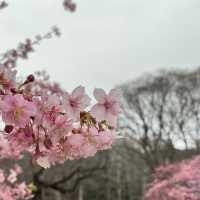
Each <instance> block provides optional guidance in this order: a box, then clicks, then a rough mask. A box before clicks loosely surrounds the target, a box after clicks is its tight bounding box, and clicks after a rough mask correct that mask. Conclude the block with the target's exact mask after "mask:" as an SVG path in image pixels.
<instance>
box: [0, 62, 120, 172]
mask: <svg viewBox="0 0 200 200" xmlns="http://www.w3.org/2000/svg"><path fill="white" fill-rule="evenodd" d="M16 74H17V71H16V70H15V69H14V68H9V67H8V66H5V65H1V66H0V95H1V96H0V112H1V117H2V121H3V123H4V124H5V127H4V129H3V130H2V135H1V139H0V147H1V146H2V147H3V146H6V147H7V150H5V148H0V152H1V156H2V157H9V156H12V157H16V158H19V157H20V155H21V154H23V153H24V152H29V153H30V154H31V155H32V158H33V161H34V162H36V163H37V164H39V165H40V166H42V167H44V168H48V167H50V166H51V165H54V164H56V163H63V162H64V161H65V160H68V159H70V160H73V159H80V158H86V157H89V156H94V155H95V153H96V152H97V151H98V150H104V149H108V148H110V147H111V145H112V143H113V139H114V137H115V129H116V124H117V117H118V114H119V113H120V112H121V108H120V102H119V99H120V92H119V90H118V89H112V90H111V91H110V92H109V93H108V94H106V93H105V91H104V90H103V89H95V90H94V97H95V99H96V101H97V102H96V104H95V105H93V106H91V105H90V102H91V99H90V97H89V96H88V95H87V94H86V93H85V88H84V87H82V86H79V87H77V88H75V89H74V90H73V91H72V92H71V93H68V92H66V91H63V90H59V91H54V92H52V91H51V90H50V89H49V88H48V87H41V85H40V84H37V81H35V77H34V76H33V75H29V76H28V77H27V78H26V80H25V81H24V82H21V83H19V82H18V81H17V78H16ZM7 143H9V144H7Z"/></svg>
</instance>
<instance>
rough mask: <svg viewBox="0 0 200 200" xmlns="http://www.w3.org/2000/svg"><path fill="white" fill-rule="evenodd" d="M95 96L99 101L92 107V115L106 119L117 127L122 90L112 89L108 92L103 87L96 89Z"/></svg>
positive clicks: (98, 118)
mask: <svg viewBox="0 0 200 200" xmlns="http://www.w3.org/2000/svg"><path fill="white" fill-rule="evenodd" d="M94 96H95V98H96V100H97V101H98V102H97V104H96V105H94V106H93V107H92V110H91V113H92V115H93V116H94V117H95V118H96V119H97V120H98V121H103V120H106V121H107V122H108V124H109V125H111V126H113V127H116V124H117V115H118V114H119V113H120V112H121V108H120V102H119V100H120V91H119V90H118V89H112V90H111V91H110V92H109V94H106V93H105V91H104V90H103V89H95V90H94Z"/></svg>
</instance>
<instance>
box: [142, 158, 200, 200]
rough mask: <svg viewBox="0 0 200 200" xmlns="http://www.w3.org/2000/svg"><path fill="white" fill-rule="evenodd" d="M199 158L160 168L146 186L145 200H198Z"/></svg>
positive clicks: (199, 181)
mask: <svg viewBox="0 0 200 200" xmlns="http://www.w3.org/2000/svg"><path fill="white" fill-rule="evenodd" d="M199 164H200V156H196V157H195V158H193V159H192V160H185V161H182V162H179V163H175V164H170V165H165V166H160V167H159V168H158V169H156V171H155V173H154V175H153V181H152V183H150V184H149V185H148V189H147V191H146V194H145V199H146V200H180V199H181V200H199V199H200V193H199V191H200V168H199Z"/></svg>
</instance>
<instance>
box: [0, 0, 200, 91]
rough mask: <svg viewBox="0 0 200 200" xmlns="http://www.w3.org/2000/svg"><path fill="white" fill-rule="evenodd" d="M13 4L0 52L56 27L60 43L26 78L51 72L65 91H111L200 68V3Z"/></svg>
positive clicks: (25, 70) (39, 51)
mask: <svg viewBox="0 0 200 200" xmlns="http://www.w3.org/2000/svg"><path fill="white" fill-rule="evenodd" d="M76 2H77V7H78V8H77V12H76V13H73V14H71V13H68V12H65V11H64V9H63V7H62V0H10V1H9V3H10V6H9V7H8V8H6V9H5V10H3V11H2V12H0V52H4V51H5V50H7V49H9V48H12V47H16V46H17V44H18V42H20V41H24V39H25V38H27V37H30V38H33V37H34V36H35V35H37V34H43V33H45V32H47V31H48V30H49V29H50V28H51V27H52V26H53V25H57V26H58V27H59V28H60V29H61V32H62V37H61V38H55V39H52V40H48V41H44V42H42V43H41V45H40V46H37V47H36V52H35V53H34V54H31V56H30V59H29V60H28V61H25V62H21V63H20V70H21V72H22V74H24V75H26V74H30V73H32V72H33V71H36V70H39V69H46V70H47V71H48V72H49V74H50V75H51V77H52V79H53V80H55V81H58V82H60V83H61V84H62V86H63V87H64V88H66V89H67V90H71V89H73V88H74V87H76V86H78V85H84V86H86V87H87V88H88V90H89V91H92V89H93V88H94V87H102V88H105V89H110V88H111V87H113V86H115V85H118V84H120V83H123V82H126V81H128V80H132V79H134V78H136V77H139V76H140V75H142V73H144V72H154V71H156V70H157V69H160V68H163V69H170V68H187V69H192V68H194V67H197V66H199V65H200V24H199V19H200V12H199V11H200V1H199V0H167V1H166V0H151V1H150V0H76Z"/></svg>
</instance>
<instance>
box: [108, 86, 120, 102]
mask: <svg viewBox="0 0 200 200" xmlns="http://www.w3.org/2000/svg"><path fill="white" fill-rule="evenodd" d="M108 96H109V100H110V101H117V102H119V101H120V98H121V90H120V89H118V88H115V89H112V90H111V91H110V92H109V94H108Z"/></svg>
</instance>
